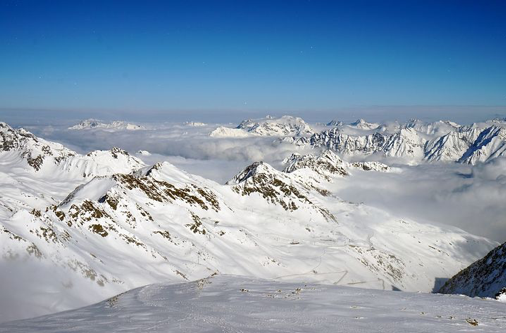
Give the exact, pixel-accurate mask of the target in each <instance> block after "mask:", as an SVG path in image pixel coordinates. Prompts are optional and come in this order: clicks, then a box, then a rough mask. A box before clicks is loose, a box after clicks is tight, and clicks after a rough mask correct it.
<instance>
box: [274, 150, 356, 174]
mask: <svg viewBox="0 0 506 333" xmlns="http://www.w3.org/2000/svg"><path fill="white" fill-rule="evenodd" d="M284 163H285V165H286V167H285V168H284V169H283V172H286V173H291V172H294V171H296V170H300V169H311V170H313V171H315V172H317V173H330V174H337V175H342V176H345V175H348V172H347V171H346V170H345V169H344V164H343V160H342V159H341V158H340V157H339V156H338V155H337V154H335V153H334V152H332V151H330V150H324V151H322V152H321V153H320V154H319V155H313V154H306V155H300V154H296V153H295V154H292V155H291V156H290V157H289V158H287V159H285V161H284Z"/></svg>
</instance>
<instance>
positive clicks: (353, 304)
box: [0, 276, 506, 333]
mask: <svg viewBox="0 0 506 333" xmlns="http://www.w3.org/2000/svg"><path fill="white" fill-rule="evenodd" d="M505 330H506V315H505V312H504V304H501V303H499V302H497V301H494V300H480V299H469V298H467V297H462V296H449V295H435V294H417V293H401V292H394V291H372V290H363V289H358V288H349V287H341V286H329V285H320V284H315V283H305V282H299V283H287V282H277V281H270V280H262V279H253V278H242V277H238V276H215V277H212V278H205V279H201V280H198V281H195V282H187V283H181V284H155V285H149V286H145V287H141V288H138V289H135V290H131V291H129V292H126V293H124V294H120V295H117V296H114V297H112V298H110V299H108V300H106V301H103V302H101V303H98V304H95V305H91V306H88V307H85V308H81V309H77V310H73V311H67V312H62V313H57V314H53V315H49V316H44V317H39V318H35V319H29V320H22V321H16V322H10V323H4V324H0V332H9V333H16V332H23V333H29V332H51V333H56V332H83V333H84V332H86V333H89V332H90V333H91V332H111V333H113V332H125V331H135V332H349V333H353V332H357V333H358V332H360V333H364V332H388V333H396V332H413V333H415V332H424V333H425V332H475V331H476V332H490V333H493V332H504V331H505Z"/></svg>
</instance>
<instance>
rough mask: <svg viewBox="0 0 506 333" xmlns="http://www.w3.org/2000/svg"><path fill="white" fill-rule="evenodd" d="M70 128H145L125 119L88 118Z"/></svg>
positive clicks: (108, 129)
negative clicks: (104, 119) (108, 120)
mask: <svg viewBox="0 0 506 333" xmlns="http://www.w3.org/2000/svg"><path fill="white" fill-rule="evenodd" d="M68 129H69V130H92V129H100V130H107V131H118V130H128V131H138V130H143V129H145V127H144V126H140V125H136V124H131V123H127V122H125V121H118V120H117V121H113V122H110V123H106V122H103V121H100V120H97V119H86V120H83V121H81V122H80V123H79V124H76V125H74V126H71V127H69V128H68Z"/></svg>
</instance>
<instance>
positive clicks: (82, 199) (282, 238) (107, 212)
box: [0, 118, 496, 321]
mask: <svg viewBox="0 0 506 333" xmlns="http://www.w3.org/2000/svg"><path fill="white" fill-rule="evenodd" d="M285 120H286V119H285ZM275 121H276V119H275V118H274V119H273V118H269V119H266V121H265V123H267V124H277V125H279V122H275ZM257 123H258V122H253V125H251V124H252V123H250V122H248V125H246V124H244V126H245V127H247V128H250V127H251V128H258V127H255V126H257V125H255V124H257ZM281 123H283V124H285V125H286V122H285V121H284V120H283V122H281ZM288 123H290V122H288ZM297 123H298V124H300V122H299V121H298V120H297ZM0 125H2V124H0ZM250 125H251V126H250ZM277 125H276V126H277ZM269 126H270V125H269ZM283 126H284V125H283ZM261 127H262V128H263V129H265V128H266V127H265V126H261ZM275 128H285V127H275ZM288 128H291V127H288ZM1 129H2V132H1V133H2V136H1V137H0V139H2V141H1V142H0V144H1V145H0V147H3V148H4V150H2V151H0V176H1V177H0V186H1V187H2V197H1V198H0V223H1V224H0V251H1V252H0V253H1V254H2V255H1V259H0V281H1V282H2V283H1V284H0V285H1V286H2V288H3V289H2V296H3V297H2V299H1V300H0V303H1V302H6V303H4V304H3V305H4V307H6V308H7V306H5V304H8V309H9V313H8V314H4V313H2V314H0V315H1V316H0V321H1V320H6V319H13V318H21V317H28V316H35V315H41V314H47V313H52V312H56V311H61V310H67V309H71V308H75V307H80V306H83V305H86V304H91V303H93V302H97V301H99V300H102V299H104V298H106V297H111V296H113V295H115V294H118V293H120V292H124V291H127V290H130V289H132V288H136V287H140V286H142V285H146V284H152V283H157V282H164V281H173V282H183V281H188V280H195V279H199V278H202V277H205V276H208V275H209V274H211V273H213V272H219V273H220V274H237V275H242V276H250V277H257V278H269V279H277V280H282V281H300V280H301V279H303V280H304V281H306V282H310V283H324V284H329V285H331V284H337V285H343V286H356V287H364V288H374V289H385V290H391V289H401V290H404V291H424V292H429V291H431V290H432V289H433V288H434V286H435V283H436V282H437V279H438V278H449V277H451V276H452V275H453V274H455V273H456V272H458V271H459V270H461V269H462V268H464V267H466V266H467V265H469V264H470V263H472V262H473V261H475V260H477V259H479V258H480V257H481V256H483V255H484V254H485V253H486V252H488V251H489V250H490V249H491V248H492V247H494V246H495V245H496V243H494V242H490V241H488V240H487V239H484V238H481V237H476V236H473V235H470V234H468V233H466V232H464V231H462V230H459V229H456V228H451V227H443V226H436V225H432V224H421V223H419V222H418V221H416V219H409V218H406V216H403V215H399V214H394V213H393V212H392V210H386V209H381V208H377V207H376V208H375V207H372V206H370V205H367V204H362V203H359V202H358V201H357V202H348V201H344V200H343V199H341V198H340V196H339V195H338V193H339V187H340V186H342V185H341V184H342V183H341V182H340V180H341V179H343V178H345V177H350V180H349V181H347V184H348V185H351V184H353V182H354V180H355V179H356V178H353V177H356V176H355V175H356V174H361V173H366V172H367V173H368V174H370V173H372V175H371V176H370V177H371V179H372V181H373V182H374V178H375V176H376V175H377V174H379V172H378V171H381V172H382V173H384V172H387V173H391V171H392V170H393V169H392V168H390V167H389V166H388V165H385V164H381V163H378V162H369V161H365V162H364V161H360V162H354V163H347V162H344V161H343V160H342V159H341V158H340V157H339V156H337V155H336V154H334V153H332V152H330V151H327V152H324V153H322V154H321V155H317V154H309V155H307V154H306V155H298V156H294V157H293V159H292V161H291V162H293V163H292V164H290V165H292V168H290V170H288V169H287V170H285V171H286V172H283V171H279V170H277V169H276V168H274V167H272V166H270V165H269V164H268V163H260V161H259V162H258V163H256V164H253V165H251V166H250V167H247V168H246V169H245V170H244V171H243V172H240V173H239V174H238V176H236V177H233V178H232V177H231V178H232V179H233V181H231V182H229V184H227V185H220V184H218V183H216V182H214V181H211V180H208V179H204V178H202V177H199V176H195V175H191V174H189V173H187V172H184V171H183V170H181V169H179V168H177V167H176V166H174V165H172V164H170V163H166V162H165V163H160V164H155V165H154V166H148V165H146V164H145V163H144V162H143V161H141V160H140V159H138V158H136V157H134V156H131V155H129V154H128V153H127V152H126V151H124V150H121V149H119V148H112V149H111V150H101V151H94V152H91V153H89V154H87V155H80V154H77V153H76V152H74V151H71V150H69V149H67V148H65V147H63V146H62V145H60V144H56V143H52V142H49V141H45V140H43V139H40V138H36V137H35V136H33V135H32V134H31V133H29V132H27V131H24V130H13V129H11V128H9V127H8V126H7V125H5V124H3V125H2V126H1ZM236 130H237V131H241V132H242V133H246V134H247V135H256V136H260V135H259V134H250V132H248V131H247V130H243V129H236ZM337 130H339V128H337ZM273 133H277V132H276V131H274V132H273ZM399 133H402V134H403V135H401V137H402V139H403V140H404V141H403V142H404V143H409V142H408V141H409V140H411V139H412V140H411V141H413V142H415V143H416V142H417V141H416V140H415V139H416V136H414V134H413V130H411V129H405V130H403V131H402V132H399ZM412 134H413V137H411V135H412ZM275 135H277V134H275ZM371 138H374V136H372V137H370V138H369V139H371ZM207 139H208V140H209V138H207ZM369 139H366V140H365V141H366V142H367V140H369ZM241 140H242V139H241ZM265 140H269V138H266V139H265ZM216 141H217V140H216ZM403 142H401V143H400V144H399V145H397V146H395V147H396V148H397V150H399V151H403V152H404V151H408V150H409V147H405V146H403V144H404V143H403ZM139 155H140V156H141V157H143V156H144V154H142V153H140V154H139ZM38 156H40V157H41V162H40V163H38V164H34V163H33V160H34V159H35V158H36V157H38ZM146 156H148V157H152V156H149V155H146ZM30 160H32V164H33V165H35V166H36V167H37V168H36V167H35V166H33V165H32V164H30V162H29V161H30ZM322 161H326V162H327V163H323V164H322V163H321V162H322ZM337 167H342V168H343V169H344V170H345V171H346V172H345V173H336V172H330V171H329V170H333V168H336V169H338V168H337ZM348 174H352V175H351V176H349V175H348ZM17 277H23V278H22V279H19V278H17ZM41 282H43V283H41ZM39 283H41V285H43V286H44V288H38V286H39ZM1 305H2V304H0V306H1Z"/></svg>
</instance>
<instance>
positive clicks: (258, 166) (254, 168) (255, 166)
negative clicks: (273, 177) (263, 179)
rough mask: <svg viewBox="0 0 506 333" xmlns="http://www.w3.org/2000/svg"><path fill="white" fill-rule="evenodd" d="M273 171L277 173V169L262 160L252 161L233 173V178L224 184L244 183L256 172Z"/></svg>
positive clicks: (265, 172)
mask: <svg viewBox="0 0 506 333" xmlns="http://www.w3.org/2000/svg"><path fill="white" fill-rule="evenodd" d="M273 173H279V171H277V170H276V169H274V168H273V167H272V166H270V165H269V164H267V163H265V162H263V161H260V162H254V163H252V164H250V165H249V166H247V167H246V168H245V169H244V170H243V171H241V172H239V173H238V174H237V175H235V176H234V178H232V179H231V180H229V181H228V182H227V183H226V184H227V185H237V184H240V183H244V182H245V181H247V180H248V179H250V178H252V177H255V176H256V175H258V174H273Z"/></svg>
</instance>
